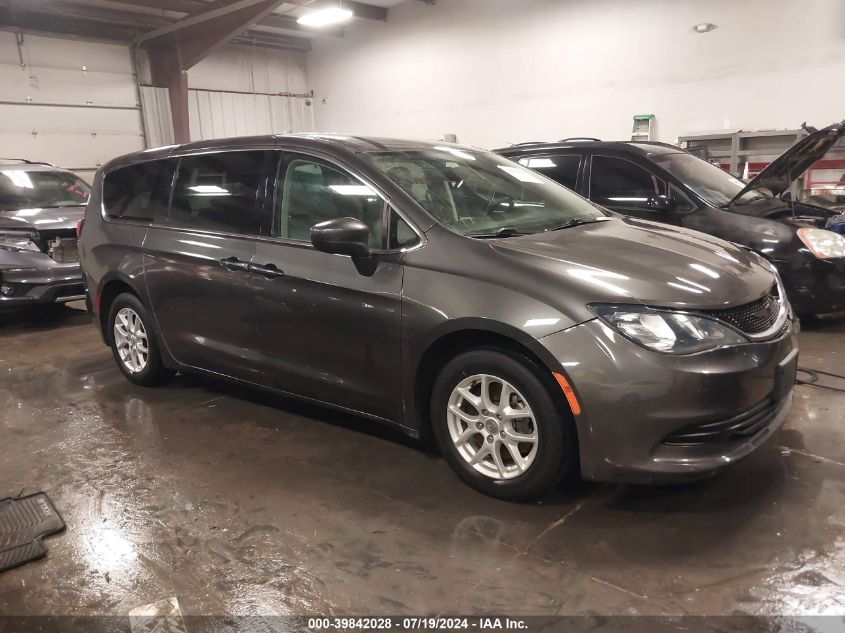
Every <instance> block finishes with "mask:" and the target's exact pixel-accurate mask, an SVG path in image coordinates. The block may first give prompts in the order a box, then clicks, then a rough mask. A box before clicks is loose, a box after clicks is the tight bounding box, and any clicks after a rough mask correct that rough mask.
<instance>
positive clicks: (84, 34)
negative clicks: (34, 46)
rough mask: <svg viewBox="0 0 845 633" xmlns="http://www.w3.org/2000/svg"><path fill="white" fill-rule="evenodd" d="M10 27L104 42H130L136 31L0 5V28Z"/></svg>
mask: <svg viewBox="0 0 845 633" xmlns="http://www.w3.org/2000/svg"><path fill="white" fill-rule="evenodd" d="M2 27H10V28H15V29H20V30H23V31H34V32H38V33H47V34H53V35H69V36H73V37H80V38H84V39H88V40H99V41H105V42H122V43H126V42H131V41H132V39H133V38H134V37H135V35H136V32H135V30H134V29H132V28H129V27H120V26H111V25H108V24H102V23H100V22H93V21H91V20H85V19H80V18H72V17H62V18H59V17H57V16H55V15H50V14H47V13H36V12H34V11H21V10H18V9H11V8H9V7H7V6H0V28H2Z"/></svg>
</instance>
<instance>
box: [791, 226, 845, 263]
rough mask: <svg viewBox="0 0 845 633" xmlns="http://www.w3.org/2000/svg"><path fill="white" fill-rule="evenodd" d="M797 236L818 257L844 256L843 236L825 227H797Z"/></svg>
mask: <svg viewBox="0 0 845 633" xmlns="http://www.w3.org/2000/svg"><path fill="white" fill-rule="evenodd" d="M798 237H799V238H800V240H801V241H802V242H804V244H805V245H806V246H807V248H809V249H810V251H812V253H813V255H815V256H816V257H818V258H819V259H828V258H829V257H845V237H842V236H841V235H840V234H839V233H834V232H833V231H828V230H826V229H798Z"/></svg>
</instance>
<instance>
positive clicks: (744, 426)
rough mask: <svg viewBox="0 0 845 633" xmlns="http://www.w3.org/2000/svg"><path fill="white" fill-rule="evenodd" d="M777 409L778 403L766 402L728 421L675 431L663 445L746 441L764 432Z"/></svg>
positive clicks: (667, 437) (695, 444)
mask: <svg viewBox="0 0 845 633" xmlns="http://www.w3.org/2000/svg"><path fill="white" fill-rule="evenodd" d="M775 409H777V403H775V402H772V401H771V400H765V401H764V402H761V403H760V404H758V405H757V406H756V407H754V408H753V409H750V410H748V411H745V412H743V413H740V414H739V415H736V416H734V417H732V418H729V419H727V420H720V421H719V422H709V423H707V424H699V425H697V426H690V427H687V428H685V429H681V430H679V431H675V432H674V433H672V434H670V435H668V436H666V438H665V439H664V440H663V443H664V444H668V445H669V446H697V445H700V444H723V443H726V442H734V441H737V440H742V439H746V438H749V437H751V436H753V435H756V434H757V433H759V432H760V431H761V430H763V428H764V427H765V426H766V424H768V422H769V420H770V419H771V417H772V414H774V412H775Z"/></svg>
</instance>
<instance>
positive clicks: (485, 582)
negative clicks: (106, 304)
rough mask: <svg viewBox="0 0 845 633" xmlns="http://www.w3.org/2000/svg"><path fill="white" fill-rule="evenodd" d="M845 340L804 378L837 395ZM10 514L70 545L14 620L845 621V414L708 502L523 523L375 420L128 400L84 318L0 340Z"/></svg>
mask: <svg viewBox="0 0 845 633" xmlns="http://www.w3.org/2000/svg"><path fill="white" fill-rule="evenodd" d="M844 335H845V321H843V320H839V321H835V320H834V321H829V322H822V323H818V322H817V323H815V324H810V325H805V331H804V332H803V333H802V335H801V342H802V357H801V358H802V360H801V364H802V365H803V366H809V367H815V368H819V369H826V370H829V371H838V372H840V373H845V348H843V341H845V336H844ZM0 385H2V390H0V497H3V496H14V495H17V494H18V493H19V492H20V491H21V490H23V491H24V493H27V492H35V491H38V490H46V491H47V492H48V493H49V494H50V496H51V498H52V499H53V501H54V503H55V505H56V506H57V508H59V510H60V512H62V514H63V515H64V518H65V520H66V522H67V531H66V532H65V533H63V534H60V535H58V536H54V537H50V538H48V539H47V545H48V548H49V554H48V556H47V557H46V558H45V559H42V560H40V561H37V562H34V563H30V564H28V565H26V566H24V567H21V568H18V569H15V570H11V571H7V572H5V573H2V574H0V613H2V614H77V615H87V614H114V615H125V614H126V613H127V612H128V611H129V610H130V609H132V608H133V607H136V606H138V605H142V604H146V603H151V602H154V601H156V600H159V599H162V598H167V597H169V596H177V597H178V598H179V601H180V603H181V606H182V610H183V612H184V613H186V614H256V613H260V614H328V613H331V614H379V613H381V614H385V613H389V614H422V613H429V614H430V613H436V612H444V613H467V614H469V613H481V612H488V613H489V612H495V613H499V614H513V615H518V614H584V613H590V614H755V615H771V614H840V615H841V614H845V416H843V412H845V394H841V393H835V392H831V391H824V390H821V389H818V388H813V387H806V386H803V387H798V390H797V398H796V402H795V405H794V408H793V410H792V413H791V415H790V417H789V420H788V421H787V423H786V426H785V428H784V429H782V430H781V431H780V432H779V433H778V434H777V435H776V436H775V437H774V438H773V441H770V442H769V443H768V444H767V445H766V446H764V447H763V448H762V449H761V450H759V451H758V452H757V453H755V454H753V455H752V456H751V457H749V458H748V459H746V460H745V461H743V462H741V463H740V464H738V465H737V466H736V467H734V468H733V469H731V470H729V471H727V472H725V473H724V474H722V475H720V476H718V477H717V478H715V479H712V480H709V481H706V482H703V483H699V484H696V485H685V486H682V487H670V488H642V487H629V486H610V485H595V484H583V485H581V486H579V487H578V488H577V489H576V490H571V489H570V490H561V491H558V492H556V493H555V494H553V495H551V496H550V497H548V498H546V499H544V500H543V501H542V502H541V503H535V504H529V505H517V504H509V503H505V502H500V501H496V500H494V499H490V498H487V497H484V496H482V495H480V494H478V493H476V492H474V491H472V490H471V489H469V488H467V487H466V486H464V485H462V484H461V483H460V482H459V481H458V480H457V479H456V477H455V476H453V475H452V473H451V472H450V470H449V468H448V467H447V465H446V463H445V462H444V461H443V460H442V459H441V458H440V457H438V456H437V455H435V454H432V453H431V452H428V451H426V450H424V449H423V448H421V447H419V446H417V445H416V444H414V443H413V442H411V441H409V440H405V439H403V438H401V437H399V436H397V435H394V434H392V433H391V432H388V431H385V430H383V429H380V428H377V427H373V426H372V425H370V424H369V423H367V422H366V421H363V420H357V419H353V418H350V417H348V416H345V415H342V414H337V413H332V412H327V411H325V410H321V409H318V408H315V407H310V406H303V405H302V404H297V403H293V402H290V401H286V400H283V399H280V398H273V397H269V396H267V395H263V394H260V393H255V392H250V391H247V390H242V389H237V388H233V387H231V386H227V385H225V384H217V383H210V382H208V381H206V380H201V379H197V378H193V377H188V376H185V377H179V378H177V380H176V381H175V382H174V383H173V384H171V385H169V386H168V387H166V388H162V389H141V388H138V387H134V386H132V385H131V384H130V383H128V382H127V381H126V380H124V379H123V377H122V376H121V375H120V373H119V372H118V370H117V368H116V367H115V366H114V364H113V362H112V358H111V355H110V353H109V350H108V349H107V348H106V347H104V346H103V345H102V344H101V343H100V341H99V339H98V335H97V333H96V331H95V329H94V327H93V326H92V325H91V324H90V322H89V320H88V318H87V316H86V315H85V314H84V313H81V312H77V311H73V310H67V311H65V312H64V313H62V314H59V315H57V316H55V317H54V318H51V319H46V320H41V321H40V322H33V321H31V320H28V319H25V318H11V319H9V318H6V319H5V320H4V321H2V324H0Z"/></svg>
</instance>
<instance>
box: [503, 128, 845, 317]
mask: <svg viewBox="0 0 845 633" xmlns="http://www.w3.org/2000/svg"><path fill="white" fill-rule="evenodd" d="M843 134H845V124H841V123H839V124H835V125H831V126H828V127H826V128H824V129H821V130H814V131H812V133H811V134H809V135H808V136H806V137H805V138H803V139H801V140H800V141H799V142H798V143H796V144H795V145H794V146H793V147H791V148H790V149H789V150H787V151H786V152H785V153H784V154H782V155H781V156H780V157H778V158H777V159H776V160H775V161H774V162H772V163H771V164H770V165H769V166H768V167H767V168H766V169H764V170H763V171H762V172H760V174H759V175H758V176H757V177H756V178H754V179H753V180H752V181H751V182H749V183H746V182H743V181H742V180H740V179H738V178H734V177H733V176H731V175H730V174H728V173H727V172H725V171H724V170H722V169H720V168H719V167H717V166H715V165H712V164H711V163H708V162H707V161H705V160H703V159H701V158H698V157H696V156H693V155H692V154H690V153H689V152H686V151H684V150H682V149H679V148H677V147H675V146H674V145H667V144H664V143H655V142H621V141H620V142H601V141H597V140H582V139H578V140H574V139H573V140H568V141H561V142H558V143H524V144H521V145H515V146H513V147H508V148H504V149H499V150H496V152H497V153H499V154H501V155H503V156H506V157H508V158H510V159H512V160H515V161H517V162H519V163H520V164H521V165H524V166H526V167H530V168H531V169H534V170H536V171H538V172H540V173H542V174H544V175H546V176H548V177H550V178H552V179H554V180H556V181H557V182H559V183H561V184H563V185H565V186H567V187H569V188H570V189H572V190H574V191H575V192H577V193H579V194H581V195H582V196H584V197H586V198H589V199H590V200H592V201H593V202H596V203H598V204H600V205H602V206H604V207H606V208H608V209H610V210H612V211H615V212H618V213H621V214H624V215H627V216H634V217H639V218H644V219H649V220H655V221H659V222H666V223H669V224H674V225H678V226H683V227H686V228H690V229H695V230H697V231H702V232H704V233H709V234H710V235H714V236H716V237H720V238H722V239H725V240H729V241H731V242H735V243H737V244H741V245H743V246H747V247H749V248H751V249H753V250H755V251H756V252H758V253H759V254H761V255H762V256H763V257H765V258H766V259H768V260H769V261H771V262H772V263H773V264H774V265H775V266H776V267H777V269H778V271H779V272H780V274H781V276H782V278H783V281H784V285H785V286H786V290H787V293H788V294H789V299H790V302H791V303H792V305H793V307H794V309H795V311H796V313H797V314H799V315H811V314H823V313H829V312H836V311H839V310H843V309H845V237H843V236H842V235H841V234H839V233H837V231H841V230H843V227H845V223H843V221H842V220H843V218H845V216H843V215H842V214H841V213H840V211H838V210H835V209H831V208H828V207H825V206H822V205H820V204H811V203H808V202H798V201H794V200H792V199H790V187H791V184H792V182H793V181H794V180H795V179H797V178H798V177H800V176H801V174H802V173H804V172H805V171H806V170H807V169H808V168H809V167H810V166H811V165H812V164H813V163H814V162H816V161H817V160H819V159H820V158H821V157H822V156H824V154H825V153H826V152H827V151H828V150H829V149H830V148H831V147H832V146H833V144H834V143H836V141H837V140H838V139H839V138H840V137H841V136H842V135H843Z"/></svg>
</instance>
